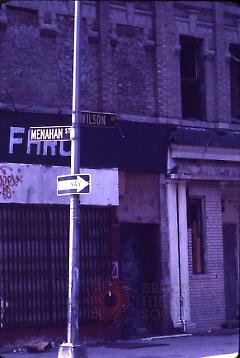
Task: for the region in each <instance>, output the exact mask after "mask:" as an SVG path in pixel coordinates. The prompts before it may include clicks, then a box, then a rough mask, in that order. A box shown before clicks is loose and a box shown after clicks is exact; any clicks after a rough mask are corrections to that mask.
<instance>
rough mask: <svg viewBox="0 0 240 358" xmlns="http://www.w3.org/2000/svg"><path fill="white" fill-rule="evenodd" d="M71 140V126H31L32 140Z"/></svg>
mask: <svg viewBox="0 0 240 358" xmlns="http://www.w3.org/2000/svg"><path fill="white" fill-rule="evenodd" d="M45 140H61V141H64V140H65V141H66V140H71V127H69V126H51V127H30V141H45Z"/></svg>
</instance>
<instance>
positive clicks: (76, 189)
mask: <svg viewBox="0 0 240 358" xmlns="http://www.w3.org/2000/svg"><path fill="white" fill-rule="evenodd" d="M89 193H90V174H73V175H62V176H58V177H57V195H68V194H89Z"/></svg>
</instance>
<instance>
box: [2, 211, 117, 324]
mask: <svg viewBox="0 0 240 358" xmlns="http://www.w3.org/2000/svg"><path fill="white" fill-rule="evenodd" d="M68 230H69V207H68V206H63V205H61V206H59V205H53V206H49V205H48V206H47V205H46V206H44V205H0V300H1V326H2V327H26V326H27V327H31V326H42V325H54V324H59V323H62V322H64V321H65V320H66V314H67V312H66V311H67V270H68V235H69V233H68ZM80 232H81V242H80V275H81V281H80V285H81V287H80V299H81V307H80V318H81V320H82V321H83V320H88V321H89V320H92V319H94V316H93V314H92V312H91V307H89V305H87V301H88V296H89V294H90V292H92V289H93V288H94V287H95V286H98V285H99V284H101V283H102V282H105V281H106V279H108V278H109V277H110V274H111V210H110V208H94V207H83V208H81V226H80Z"/></svg>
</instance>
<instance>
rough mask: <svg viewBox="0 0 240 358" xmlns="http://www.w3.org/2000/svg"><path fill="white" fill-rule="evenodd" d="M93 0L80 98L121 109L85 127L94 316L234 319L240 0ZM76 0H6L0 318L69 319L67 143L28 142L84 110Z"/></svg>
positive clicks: (85, 30)
mask: <svg viewBox="0 0 240 358" xmlns="http://www.w3.org/2000/svg"><path fill="white" fill-rule="evenodd" d="M81 3H82V33H81V71H82V73H81V104H82V110H83V111H90V112H101V113H105V112H107V113H116V114H117V116H118V121H117V124H116V125H115V127H113V128H98V127H97V126H95V127H93V126H92V127H91V126H88V127H84V126H83V128H82V138H81V140H82V164H81V167H82V168H85V169H86V168H87V170H88V171H90V172H91V174H92V177H93V179H94V180H95V183H96V188H95V189H94V188H93V189H94V190H95V191H93V195H92V196H89V197H86V196H85V197H84V198H83V199H81V203H82V207H83V210H82V213H83V214H82V226H81V227H82V228H81V230H82V231H81V238H82V244H81V245H82V246H81V250H82V251H81V252H82V253H81V255H82V256H81V258H82V261H81V265H82V266H81V269H82V276H81V282H82V285H81V300H82V306H81V322H82V325H83V326H84V327H85V328H86V332H87V328H89V327H90V335H94V334H95V335H99V334H100V333H99V327H101V328H100V330H101V333H102V332H103V331H104V332H105V335H108V334H109V332H110V331H111V332H113V331H114V330H115V332H116V333H115V335H123V333H125V334H126V336H127V337H129V336H131V335H136V334H140V333H144V334H163V333H166V332H174V331H175V330H176V329H177V330H179V329H180V330H182V331H185V332H192V331H200V330H205V329H208V330H209V329H216V328H219V327H221V326H222V325H224V324H228V323H231V324H234V323H235V322H236V320H237V316H238V315H239V307H238V306H237V302H238V301H239V296H238V287H239V264H240V262H239V240H240V166H239V162H240V117H239V113H240V108H239V103H240V101H239V94H240V79H239V76H240V27H239V26H240V8H239V6H238V5H237V4H235V3H234V2H208V1H199V2H197V1H194V2H191V1H166V2H165V1H123V0H121V1H114V0H112V1H104V0H101V1H88V0H82V2H81ZM73 6H74V2H72V1H37V0H33V1H27V0H26V1H17V0H16V1H14V0H13V1H9V2H7V3H3V4H1V8H0V64H1V66H0V126H1V132H0V143H1V144H0V145H1V151H0V161H1V165H0V179H1V181H0V203H1V204H0V223H1V224H0V228H1V231H0V245H1V246H0V258H1V259H0V260H1V262H0V270H1V278H0V289H1V291H0V297H1V327H2V329H8V328H12V327H19V328H22V327H37V326H47V325H49V326H54V325H61V324H62V325H63V324H64V322H65V320H66V315H65V307H66V276H67V275H66V265H65V264H66V262H67V239H68V237H67V235H68V205H67V203H68V199H67V198H66V197H64V198H58V197H57V196H56V187H55V182H56V176H57V175H63V174H67V173H69V163H70V162H69V157H70V145H69V143H67V142H44V143H40V142H39V143H31V142H30V141H29V135H28V129H29V127H30V126H40V125H41V126H43V125H54V124H56V125H60V124H61V125H70V123H71V97H72V54H73ZM100 177H101V178H103V179H102V182H103V183H102V182H101V180H100ZM110 181H111V183H112V184H111V186H110V188H109V189H108V190H105V186H104V185H106V183H109V182H110ZM104 183H105V184H104ZM36 278H37V279H36ZM109 290H110V291H111V290H112V293H111V295H112V296H113V297H115V298H114V300H113V301H111V302H110V301H106V300H107V298H108V297H107V294H108V292H109ZM90 296H91V297H92V296H94V297H97V298H96V300H97V304H96V302H95V301H94V300H93V301H91V300H90V299H89V297H90ZM112 296H111V297H112ZM89 301H91V302H90V303H89ZM99 302H100V303H99ZM99 305H102V306H101V307H100V308H101V309H99ZM96 306H97V310H96ZM126 307H127V308H126ZM122 311H124V314H122ZM125 311H126V312H125ZM36 312H37V313H36ZM93 327H95V330H94V329H93ZM102 327H104V329H102ZM119 327H121V329H120V330H119ZM113 328H114V329H113ZM86 334H89V333H86Z"/></svg>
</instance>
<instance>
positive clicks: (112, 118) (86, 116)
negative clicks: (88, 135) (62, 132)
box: [81, 111, 117, 127]
mask: <svg viewBox="0 0 240 358" xmlns="http://www.w3.org/2000/svg"><path fill="white" fill-rule="evenodd" d="M116 120H117V115H116V114H114V113H100V112H87V111H81V124H83V125H86V126H91V127H114V126H115V124H116Z"/></svg>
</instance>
